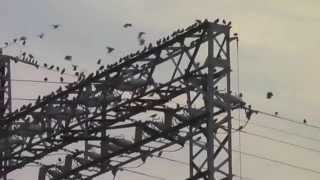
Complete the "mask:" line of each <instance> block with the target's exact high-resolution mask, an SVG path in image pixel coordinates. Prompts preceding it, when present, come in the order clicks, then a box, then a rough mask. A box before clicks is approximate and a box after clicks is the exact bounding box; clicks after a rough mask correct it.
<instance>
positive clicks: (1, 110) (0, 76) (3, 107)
mask: <svg viewBox="0 0 320 180" xmlns="http://www.w3.org/2000/svg"><path fill="white" fill-rule="evenodd" d="M11 112H12V101H11V72H10V59H9V58H8V57H6V56H3V55H2V50H0V118H2V117H4V116H5V114H7V113H11ZM9 130H10V129H2V131H3V132H5V131H9ZM5 137H8V134H5V135H4V138H5ZM8 153H10V152H7V151H3V152H0V158H2V157H5V156H6V155H7V154H8ZM8 165H9V161H8V160H3V161H1V162H0V166H1V167H0V170H1V171H3V170H4V169H5V168H6V167H7V166H8ZM2 178H3V180H6V179H7V176H3V177H2Z"/></svg>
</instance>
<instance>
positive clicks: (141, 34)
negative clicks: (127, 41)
mask: <svg viewBox="0 0 320 180" xmlns="http://www.w3.org/2000/svg"><path fill="white" fill-rule="evenodd" d="M145 34H146V33H145V32H139V34H138V38H139V39H140V38H142V36H143V35H145Z"/></svg>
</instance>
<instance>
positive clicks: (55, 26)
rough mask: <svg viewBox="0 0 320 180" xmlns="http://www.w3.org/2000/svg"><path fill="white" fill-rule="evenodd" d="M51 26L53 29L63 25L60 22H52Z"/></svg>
mask: <svg viewBox="0 0 320 180" xmlns="http://www.w3.org/2000/svg"><path fill="white" fill-rule="evenodd" d="M51 26H52V28H53V29H58V28H59V27H60V26H61V25H60V24H52V25H51Z"/></svg>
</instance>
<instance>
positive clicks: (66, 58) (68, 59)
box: [64, 55, 72, 61]
mask: <svg viewBox="0 0 320 180" xmlns="http://www.w3.org/2000/svg"><path fill="white" fill-rule="evenodd" d="M64 60H66V61H71V60H72V56H70V55H66V56H65V57H64Z"/></svg>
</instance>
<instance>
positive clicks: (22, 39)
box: [19, 36, 27, 41]
mask: <svg viewBox="0 0 320 180" xmlns="http://www.w3.org/2000/svg"><path fill="white" fill-rule="evenodd" d="M19 40H20V41H25V40H27V37H25V36H21V37H20V38H19Z"/></svg>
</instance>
